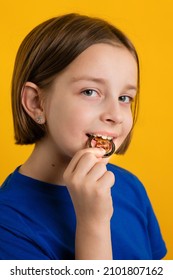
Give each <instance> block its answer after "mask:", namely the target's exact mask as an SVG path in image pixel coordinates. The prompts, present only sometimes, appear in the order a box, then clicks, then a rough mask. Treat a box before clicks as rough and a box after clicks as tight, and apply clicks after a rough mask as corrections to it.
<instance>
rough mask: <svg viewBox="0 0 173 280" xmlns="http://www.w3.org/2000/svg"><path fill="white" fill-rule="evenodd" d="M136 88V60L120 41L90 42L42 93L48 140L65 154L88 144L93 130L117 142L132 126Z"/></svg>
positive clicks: (57, 150)
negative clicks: (115, 44) (132, 108)
mask: <svg viewBox="0 0 173 280" xmlns="http://www.w3.org/2000/svg"><path fill="white" fill-rule="evenodd" d="M136 91H137V63H136V61H135V59H134V57H133V56H132V54H131V53H130V52H129V51H128V50H126V49H125V48H123V47H117V46H112V45H108V44H95V45H92V46H91V47H89V48H88V49H86V50H85V51H84V52H83V53H81V54H80V55H79V56H78V57H77V58H76V59H75V60H74V61H73V62H72V63H71V64H70V65H69V66H68V67H67V68H66V69H65V70H64V71H62V72H61V73H60V74H59V75H58V76H57V77H56V79H55V81H54V83H53V85H52V87H51V89H49V92H47V93H46V94H47V98H46V102H45V115H46V122H47V128H48V132H47V137H46V139H47V140H46V141H47V142H48V143H49V144H53V147H54V148H55V150H54V151H55V152H56V153H61V155H64V156H68V157H72V156H73V155H74V154H75V153H76V152H77V151H78V150H80V149H84V148H85V147H87V141H88V135H91V134H96V135H103V136H111V137H113V142H114V143H115V146H116V148H118V147H119V146H120V145H121V144H122V142H123V141H124V140H125V138H126V136H127V135H128V133H129V132H130V130H131V128H132V124H133V118H132V112H131V102H132V101H133V99H134V97H135V95H136ZM51 147H52V146H51Z"/></svg>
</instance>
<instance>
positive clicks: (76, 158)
mask: <svg viewBox="0 0 173 280" xmlns="http://www.w3.org/2000/svg"><path fill="white" fill-rule="evenodd" d="M86 153H91V154H94V155H95V157H96V158H101V157H102V156H103V155H104V154H105V150H104V149H102V148H87V149H83V150H80V151H79V152H77V153H76V154H75V155H74V157H73V158H72V160H71V161H70V163H69V165H68V167H67V169H66V172H68V173H73V172H74V170H75V169H76V167H77V165H78V164H79V162H80V159H81V157H82V156H83V155H84V154H86Z"/></svg>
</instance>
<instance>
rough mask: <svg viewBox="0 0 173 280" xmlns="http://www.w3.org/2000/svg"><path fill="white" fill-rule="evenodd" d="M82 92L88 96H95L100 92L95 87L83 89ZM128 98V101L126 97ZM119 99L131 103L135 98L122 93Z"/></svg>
mask: <svg viewBox="0 0 173 280" xmlns="http://www.w3.org/2000/svg"><path fill="white" fill-rule="evenodd" d="M87 93H90V95H88V94H87ZM92 93H95V95H94V96H93V94H92ZM82 94H84V95H85V96H87V97H95V96H96V95H98V92H97V91H96V90H94V89H90V88H89V89H86V90H83V91H82ZM127 98H128V101H126V99H127ZM119 101H120V102H122V103H124V104H131V103H132V102H133V101H134V98H133V97H131V96H128V95H122V96H120V97H119Z"/></svg>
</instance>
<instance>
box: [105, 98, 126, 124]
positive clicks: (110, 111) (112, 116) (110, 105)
mask: <svg viewBox="0 0 173 280" xmlns="http://www.w3.org/2000/svg"><path fill="white" fill-rule="evenodd" d="M101 120H102V121H104V122H106V123H110V124H111V123H112V124H121V123H122V122H123V111H122V107H121V104H120V103H119V100H116V99H115V98H114V99H109V100H107V101H106V102H105V103H104V106H103V111H102V114H101Z"/></svg>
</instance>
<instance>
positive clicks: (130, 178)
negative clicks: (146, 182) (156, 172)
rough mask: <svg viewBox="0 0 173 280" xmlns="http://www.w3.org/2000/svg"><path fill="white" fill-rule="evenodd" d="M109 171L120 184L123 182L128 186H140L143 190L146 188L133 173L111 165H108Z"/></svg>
mask: <svg viewBox="0 0 173 280" xmlns="http://www.w3.org/2000/svg"><path fill="white" fill-rule="evenodd" d="M107 169H108V170H109V171H111V172H113V173H114V175H115V177H116V180H118V182H121V183H122V182H123V183H126V184H128V185H133V186H140V187H141V188H144V186H143V184H142V182H141V181H140V179H139V178H138V177H137V176H136V175H134V174H133V173H132V172H130V171H128V170H126V169H124V168H122V167H119V166H117V165H114V164H110V163H109V164H108V165H107Z"/></svg>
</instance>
